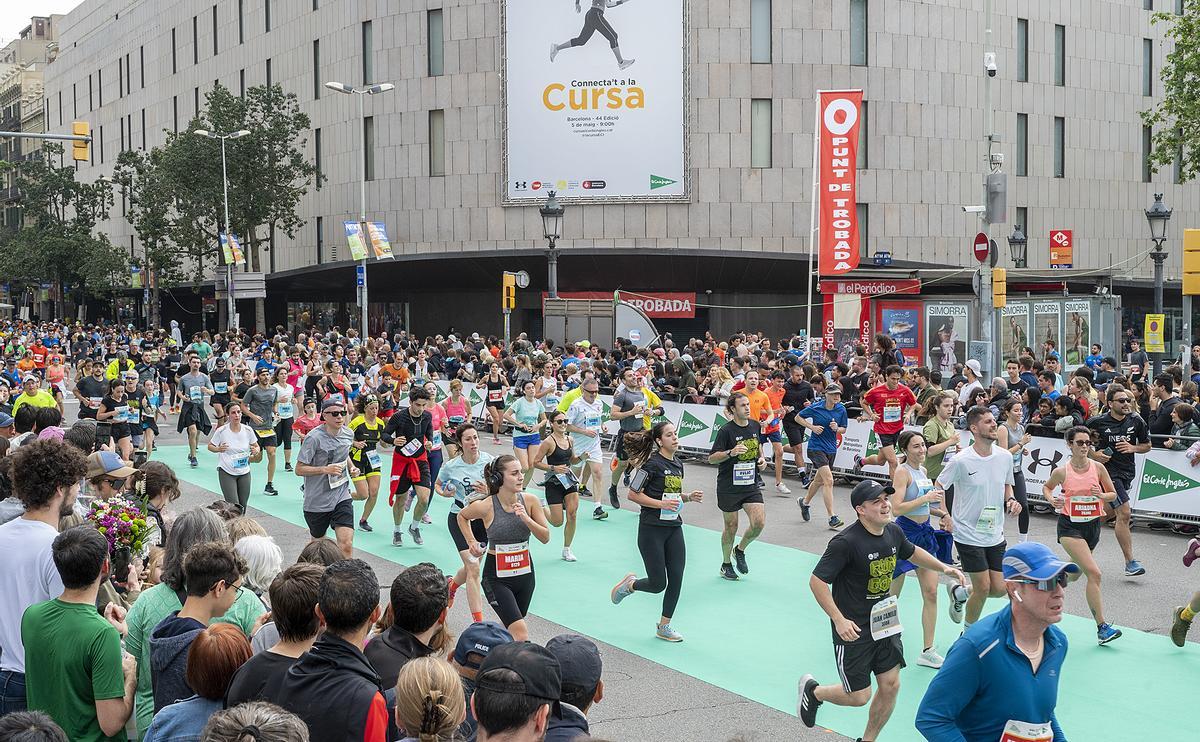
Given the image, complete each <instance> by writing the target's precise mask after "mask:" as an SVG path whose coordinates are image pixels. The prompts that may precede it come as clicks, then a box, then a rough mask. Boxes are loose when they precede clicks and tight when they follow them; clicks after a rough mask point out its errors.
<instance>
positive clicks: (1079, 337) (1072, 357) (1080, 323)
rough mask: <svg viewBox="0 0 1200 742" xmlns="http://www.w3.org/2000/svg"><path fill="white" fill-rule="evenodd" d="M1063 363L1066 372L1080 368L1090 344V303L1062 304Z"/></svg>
mask: <svg viewBox="0 0 1200 742" xmlns="http://www.w3.org/2000/svg"><path fill="white" fill-rule="evenodd" d="M1063 334H1064V336H1063V349H1062V353H1063V361H1064V362H1065V364H1066V367H1067V370H1068V371H1071V370H1074V369H1075V367H1077V366H1082V365H1083V363H1084V361H1085V360H1086V359H1087V355H1088V352H1089V350H1088V348H1090V347H1091V344H1092V303H1091V302H1090V301H1086V300H1084V301H1065V302H1063Z"/></svg>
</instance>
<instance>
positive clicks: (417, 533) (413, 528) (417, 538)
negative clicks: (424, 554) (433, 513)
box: [408, 523, 425, 546]
mask: <svg viewBox="0 0 1200 742" xmlns="http://www.w3.org/2000/svg"><path fill="white" fill-rule="evenodd" d="M408 535H409V536H412V540H413V543H414V544H416V545H417V546H422V545H423V544H424V543H425V539H423V538H421V529H420V528H418V527H417V524H416V523H413V524H412V525H410V526H409V527H408Z"/></svg>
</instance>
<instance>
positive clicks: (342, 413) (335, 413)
mask: <svg viewBox="0 0 1200 742" xmlns="http://www.w3.org/2000/svg"><path fill="white" fill-rule="evenodd" d="M325 414H326V415H333V416H334V417H345V416H346V411H345V410H325Z"/></svg>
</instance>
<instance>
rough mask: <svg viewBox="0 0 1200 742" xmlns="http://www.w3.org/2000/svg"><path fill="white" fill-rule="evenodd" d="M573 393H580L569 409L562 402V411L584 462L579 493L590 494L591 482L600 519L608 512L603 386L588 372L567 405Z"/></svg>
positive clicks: (560, 406)
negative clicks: (604, 500) (602, 437)
mask: <svg viewBox="0 0 1200 742" xmlns="http://www.w3.org/2000/svg"><path fill="white" fill-rule="evenodd" d="M573 392H578V393H579V394H578V395H577V396H576V397H575V398H574V399H572V400H571V401H570V404H569V405H568V406H567V409H565V410H564V409H563V408H562V403H561V402H560V403H559V406H558V409H559V410H560V411H562V412H565V413H566V415H567V430H569V431H571V432H572V433H574V436H573V439H574V442H575V455H576V456H578V457H579V459H581V460H582V462H583V463H582V466H580V470H581V471H580V478H579V494H580V495H581V496H583V495H586V494H587V492H588V489H587V483H588V482H589V481H590V482H591V484H592V489H591V494H592V502H593V503H594V504H595V506H596V507H595V509H594V510H593V511H592V516H593V517H599V516H597V515H596V513H601V514H603V513H604V508H603V506H602V504H601V502H600V493H601V491H602V490H603V488H604V451H603V450H602V448H601V445H600V434H601V433H602V432H603V427H604V403H603V402H601V401H600V396H599V395H600V383H599V382H598V381H596V377H595V374H593V373H592V372H591V371H587V372H585V376H584V378H583V381H582V382H581V383H580V384H579V386H578V387H576V388H575V389H572V390H571V391H570V392H567V394H566V395H564V396H563V402H566V401H567V397H569V396H570V395H571V394H572V393H573ZM589 476H590V480H589Z"/></svg>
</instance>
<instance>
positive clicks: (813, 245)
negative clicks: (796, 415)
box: [804, 90, 823, 361]
mask: <svg viewBox="0 0 1200 742" xmlns="http://www.w3.org/2000/svg"><path fill="white" fill-rule="evenodd" d="M820 149H821V91H820V90H818V91H817V95H816V97H815V98H814V99H813V156H812V183H813V185H812V203H811V204H810V206H809V210H808V314H807V315H805V318H804V332H805V334H806V335H807V337H806V338H805V342H806V343H807V344H808V347H807V348H805V353H806V354H808V353H811V348H812V336H813V335H812V314H813V274H815V273H816V272H817V270H818V269H817V266H816V263H815V262H814V256H815V255H816V252H817V238H816V233H817V187H818V182H817V181H818V175H817V167H818V165H819V164H820V163H819V159H820ZM822 347H823V344H822ZM809 360H810V361H811V360H813V359H812V358H811V357H809Z"/></svg>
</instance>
